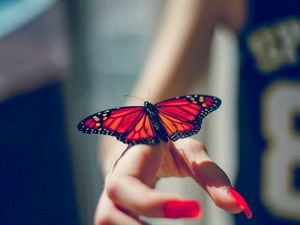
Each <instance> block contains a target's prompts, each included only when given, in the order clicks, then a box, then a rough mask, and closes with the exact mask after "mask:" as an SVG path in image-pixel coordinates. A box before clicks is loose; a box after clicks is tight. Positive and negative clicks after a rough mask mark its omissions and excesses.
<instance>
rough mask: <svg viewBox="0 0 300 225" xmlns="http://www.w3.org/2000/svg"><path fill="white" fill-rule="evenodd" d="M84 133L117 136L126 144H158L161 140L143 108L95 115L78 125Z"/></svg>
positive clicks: (123, 109)
mask: <svg viewBox="0 0 300 225" xmlns="http://www.w3.org/2000/svg"><path fill="white" fill-rule="evenodd" d="M78 129H79V130H80V131H82V132H83V133H89V134H106V135H111V136H115V137H116V138H117V139H118V140H120V141H122V142H123V143H126V144H157V143H159V139H158V137H157V135H156V133H155V131H154V129H153V125H152V123H151V121H150V118H149V117H148V116H147V115H146V114H145V112H144V108H143V107H142V106H132V107H120V108H114V109H110V110H105V111H102V112H98V113H95V114H93V115H91V116H88V117H87V118H85V119H83V120H82V121H81V122H80V123H79V124H78Z"/></svg>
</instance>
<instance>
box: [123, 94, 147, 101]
mask: <svg viewBox="0 0 300 225" xmlns="http://www.w3.org/2000/svg"><path fill="white" fill-rule="evenodd" d="M124 97H130V98H135V99H139V100H141V101H143V102H145V99H142V98H139V97H136V96H133V95H124Z"/></svg>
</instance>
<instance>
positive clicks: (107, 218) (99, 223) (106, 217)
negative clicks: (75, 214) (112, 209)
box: [94, 213, 113, 225]
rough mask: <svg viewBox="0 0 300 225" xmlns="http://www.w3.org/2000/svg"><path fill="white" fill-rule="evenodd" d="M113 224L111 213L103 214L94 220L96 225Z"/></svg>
mask: <svg viewBox="0 0 300 225" xmlns="http://www.w3.org/2000/svg"><path fill="white" fill-rule="evenodd" d="M112 223H113V221H112V217H111V215H110V214H109V213H102V214H101V215H99V216H96V217H95V219H94V225H110V224H112Z"/></svg>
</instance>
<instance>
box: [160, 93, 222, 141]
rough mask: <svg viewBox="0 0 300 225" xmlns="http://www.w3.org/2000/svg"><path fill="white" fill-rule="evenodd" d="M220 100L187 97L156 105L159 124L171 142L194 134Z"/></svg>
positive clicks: (200, 96)
mask: <svg viewBox="0 0 300 225" xmlns="http://www.w3.org/2000/svg"><path fill="white" fill-rule="evenodd" d="M220 104H221V100H220V99H219V98H217V97H214V96H209V95H187V96H181V97H177V98H173V99H168V100H165V101H162V102H159V103H157V104H156V105H155V106H156V108H157V109H158V111H159V113H158V115H159V118H160V122H161V124H162V125H163V127H164V129H165V130H166V132H167V134H168V137H169V138H170V139H171V140H172V141H176V140H178V139H179V138H185V137H189V136H191V135H194V134H196V133H197V132H198V131H199V130H200V128H201V124H202V120H203V119H204V117H206V116H207V115H208V114H209V113H211V112H212V111H214V110H216V109H217V108H218V107H219V106H220Z"/></svg>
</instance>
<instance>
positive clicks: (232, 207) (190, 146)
mask: <svg viewBox="0 0 300 225" xmlns="http://www.w3.org/2000/svg"><path fill="white" fill-rule="evenodd" d="M171 176H174V177H188V176H189V177H192V178H193V179H194V180H195V181H196V182H197V183H198V184H199V185H200V186H201V187H202V188H203V189H204V190H205V191H206V192H207V193H208V194H209V196H210V197H211V198H212V200H213V201H214V202H215V204H216V205H217V206H219V207H220V208H223V209H224V210H226V211H228V212H231V213H239V212H241V211H243V212H244V214H245V215H246V216H247V217H248V218H251V216H252V213H251V210H250V208H249V206H248V205H247V203H246V201H245V200H244V199H243V197H242V196H241V195H240V194H239V193H238V192H236V191H235V190H234V189H233V188H232V186H231V184H230V181H229V179H228V177H227V176H226V174H225V173H224V171H223V170H222V169H221V168H220V167H218V166H217V165H216V164H215V163H214V162H213V161H212V160H211V159H210V158H209V156H208V154H207V151H206V149H205V146H204V145H203V144H201V143H200V142H199V141H196V140H194V139H191V138H186V139H180V140H178V141H176V142H175V143H173V142H168V143H161V144H159V145H154V146H148V145H135V146H132V147H130V149H128V151H127V152H126V153H125V154H124V155H123V156H122V157H121V158H120V160H119V161H118V162H117V163H116V164H115V166H114V167H113V169H112V170H111V171H110V172H109V173H108V175H107V177H106V179H105V187H104V190H103V192H102V195H101V197H100V200H99V203H98V206H97V209H96V213H95V225H108V224H114V225H124V224H130V225H141V224H145V223H144V222H143V221H141V220H140V219H139V216H141V215H143V216H146V217H164V218H185V217H190V218H191V217H198V216H199V215H200V214H201V209H200V206H199V204H198V202H197V201H195V200H188V201H187V200H182V199H180V197H178V196H176V195H174V194H170V193H162V192H159V191H157V190H155V189H154V186H155V184H156V182H157V181H158V180H159V179H160V178H163V177H171Z"/></svg>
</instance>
